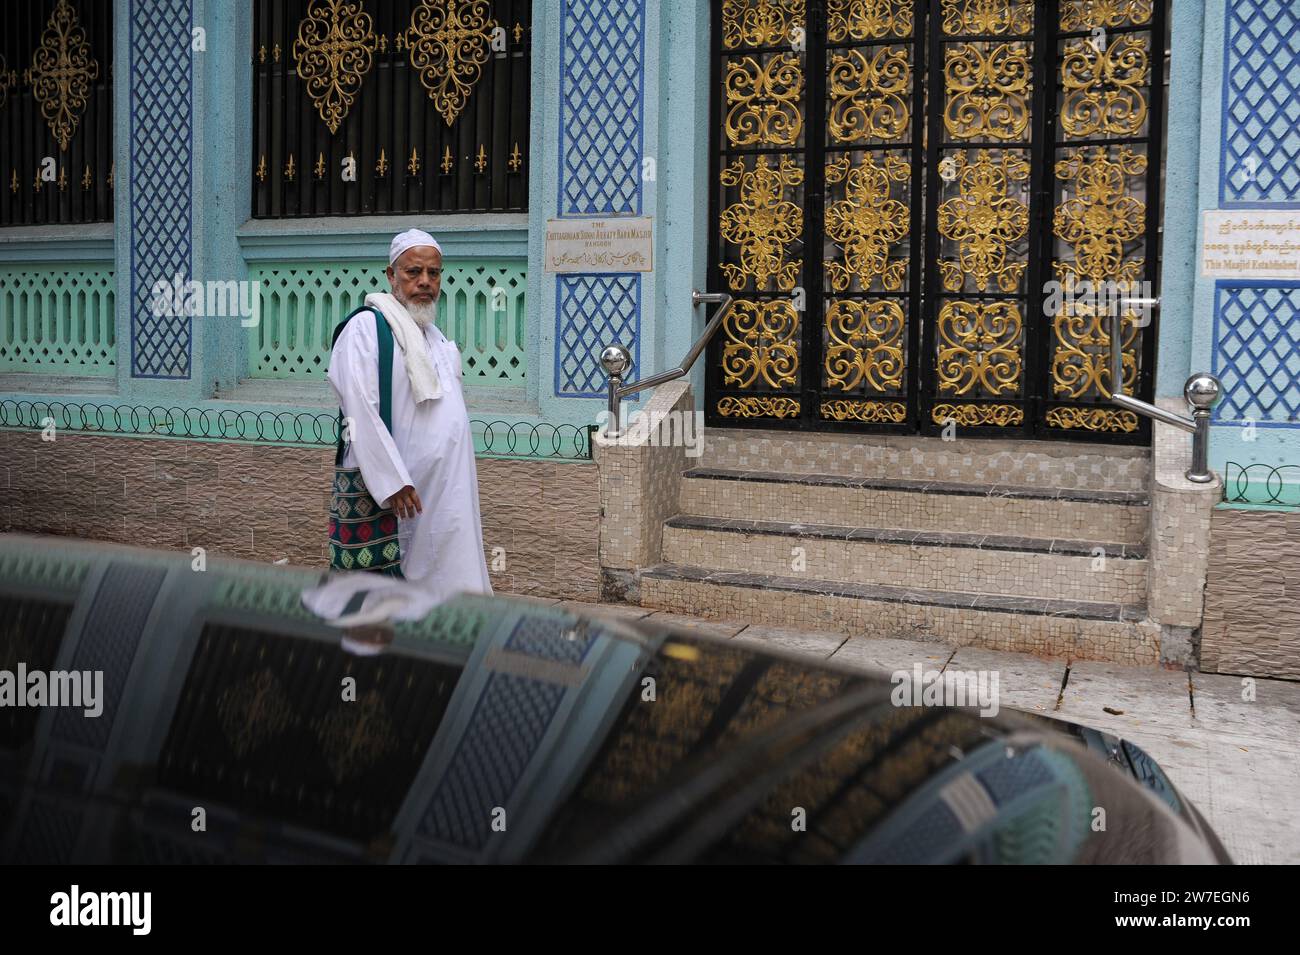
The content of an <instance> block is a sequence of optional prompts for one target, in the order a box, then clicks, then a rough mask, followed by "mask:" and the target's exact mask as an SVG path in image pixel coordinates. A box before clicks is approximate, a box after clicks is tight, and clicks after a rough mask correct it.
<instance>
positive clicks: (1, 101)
mask: <svg viewBox="0 0 1300 955" xmlns="http://www.w3.org/2000/svg"><path fill="white" fill-rule="evenodd" d="M8 101H9V64H8V63H6V62H5V58H4V54H3V53H0V109H4V107H5V103H7V102H8Z"/></svg>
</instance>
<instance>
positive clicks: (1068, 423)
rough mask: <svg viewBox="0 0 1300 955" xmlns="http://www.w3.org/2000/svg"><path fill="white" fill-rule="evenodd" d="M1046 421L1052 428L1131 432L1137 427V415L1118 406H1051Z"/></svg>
mask: <svg viewBox="0 0 1300 955" xmlns="http://www.w3.org/2000/svg"><path fill="white" fill-rule="evenodd" d="M1047 423H1048V424H1049V425H1051V426H1052V427H1053V428H1085V429H1086V430H1088V431H1125V432H1130V433H1131V432H1133V431H1136V430H1137V429H1138V416H1137V415H1136V414H1134V413H1133V412H1132V411H1121V410H1120V409H1119V408H1053V409H1052V410H1051V411H1049V412H1047Z"/></svg>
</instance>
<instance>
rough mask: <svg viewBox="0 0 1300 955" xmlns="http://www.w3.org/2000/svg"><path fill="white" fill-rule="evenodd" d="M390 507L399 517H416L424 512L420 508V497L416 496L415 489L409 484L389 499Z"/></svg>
mask: <svg viewBox="0 0 1300 955" xmlns="http://www.w3.org/2000/svg"><path fill="white" fill-rule="evenodd" d="M388 506H389V507H391V508H392V509H393V512H394V513H395V514H396V515H397V516H398V517H414V516H415V515H416V514H419V513H421V512H422V510H423V508H422V507H421V506H420V495H418V494H416V493H415V488H414V487H412V486H411V485H409V484H408V485H406V487H404V488H402V489H401V490H400V491H397V492H396V493H395V494H393V496H392V497H390V498H389V499H388Z"/></svg>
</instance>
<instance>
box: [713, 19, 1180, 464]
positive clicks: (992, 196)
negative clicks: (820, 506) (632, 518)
mask: <svg viewBox="0 0 1300 955" xmlns="http://www.w3.org/2000/svg"><path fill="white" fill-rule="evenodd" d="M714 24H715V30H714V33H713V47H714V55H713V76H712V89H714V90H715V91H716V95H715V96H714V97H713V130H714V138H713V149H712V150H711V176H712V177H713V178H712V181H713V182H714V183H715V188H714V190H713V193H712V199H711V208H710V215H711V217H712V221H713V222H715V223H716V224H717V226H716V229H714V230H712V238H711V248H710V287H711V288H723V289H727V290H729V291H731V292H732V294H734V295H735V296H736V298H737V304H736V307H735V309H734V310H733V314H732V316H731V317H730V318H729V320H728V321H727V322H726V323H725V324H724V326H723V328H722V329H721V330H720V331H719V333H718V335H717V336H716V337H715V339H714V341H713V343H712V344H711V345H710V351H709V355H710V362H709V372H708V397H707V416H708V421H709V423H710V424H714V425H729V426H735V425H750V426H769V427H778V428H791V427H800V428H809V429H831V428H848V429H859V430H884V431H897V432H917V431H919V432H922V433H937V432H939V431H940V430H941V429H942V428H943V427H944V425H945V424H947V423H948V422H955V423H956V424H957V425H958V426H959V427H961V428H963V429H973V431H965V430H963V433H976V434H988V435H999V434H1021V435H1032V436H1040V437H1045V436H1059V437H1068V438H1085V437H1089V438H1104V439H1106V440H1111V441H1115V440H1131V441H1138V440H1144V439H1146V437H1147V431H1146V419H1139V418H1138V416H1137V415H1134V414H1133V413H1132V412H1128V411H1122V410H1119V409H1117V408H1115V407H1114V406H1113V405H1111V404H1110V403H1109V402H1108V400H1107V398H1108V395H1109V389H1110V375H1109V366H1108V362H1107V356H1108V350H1109V346H1110V339H1109V335H1108V329H1109V325H1108V321H1109V315H1108V310H1107V309H1106V308H1105V307H1104V302H1105V300H1104V299H1101V300H1098V299H1094V298H1092V297H1090V293H1095V292H1099V291H1105V290H1114V289H1115V288H1119V289H1120V290H1121V292H1122V293H1124V294H1133V295H1141V294H1146V293H1148V292H1149V291H1150V289H1153V288H1155V287H1156V285H1157V283H1156V280H1157V268H1158V265H1159V262H1158V251H1159V245H1158V227H1159V221H1160V219H1159V203H1158V199H1157V195H1156V193H1157V187H1158V185H1159V169H1160V150H1161V131H1162V125H1163V118H1162V115H1161V114H1162V105H1163V77H1164V49H1165V10H1164V6H1163V2H1162V0H1048V2H1039V3H1031V2H1028V0H716V2H715V9H714ZM1108 283H1110V284H1108ZM1122 283H1129V284H1128V285H1127V286H1125V285H1123V284H1122ZM1139 283H1149V284H1139ZM1148 318H1149V317H1148V316H1141V315H1139V314H1138V313H1136V312H1134V311H1127V312H1125V313H1124V325H1123V335H1124V342H1123V346H1124V386H1125V391H1126V393H1128V394H1136V395H1139V396H1142V397H1147V398H1149V397H1150V392H1151V389H1152V379H1153V374H1154V367H1153V365H1154V361H1153V359H1154V345H1155V327H1154V323H1153V322H1152V323H1151V324H1147V321H1148Z"/></svg>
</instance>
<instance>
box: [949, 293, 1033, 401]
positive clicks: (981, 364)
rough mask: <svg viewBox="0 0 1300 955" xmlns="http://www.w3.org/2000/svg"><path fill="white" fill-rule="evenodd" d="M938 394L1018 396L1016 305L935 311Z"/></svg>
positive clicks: (1019, 324)
mask: <svg viewBox="0 0 1300 955" xmlns="http://www.w3.org/2000/svg"><path fill="white" fill-rule="evenodd" d="M937 324H938V329H939V361H938V364H937V365H936V368H937V370H938V374H939V390H940V391H943V392H951V393H953V394H955V395H968V394H971V393H975V394H987V395H999V394H1003V393H1006V394H1017V393H1019V391H1020V372H1021V359H1020V355H1021V351H1020V339H1021V333H1022V332H1023V330H1024V321H1023V320H1022V318H1021V315H1020V308H1019V306H1017V305H1016V304H1015V303H1014V302H984V303H980V302H951V301H950V302H944V304H943V307H942V308H941V309H939V319H938V323H937Z"/></svg>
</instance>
